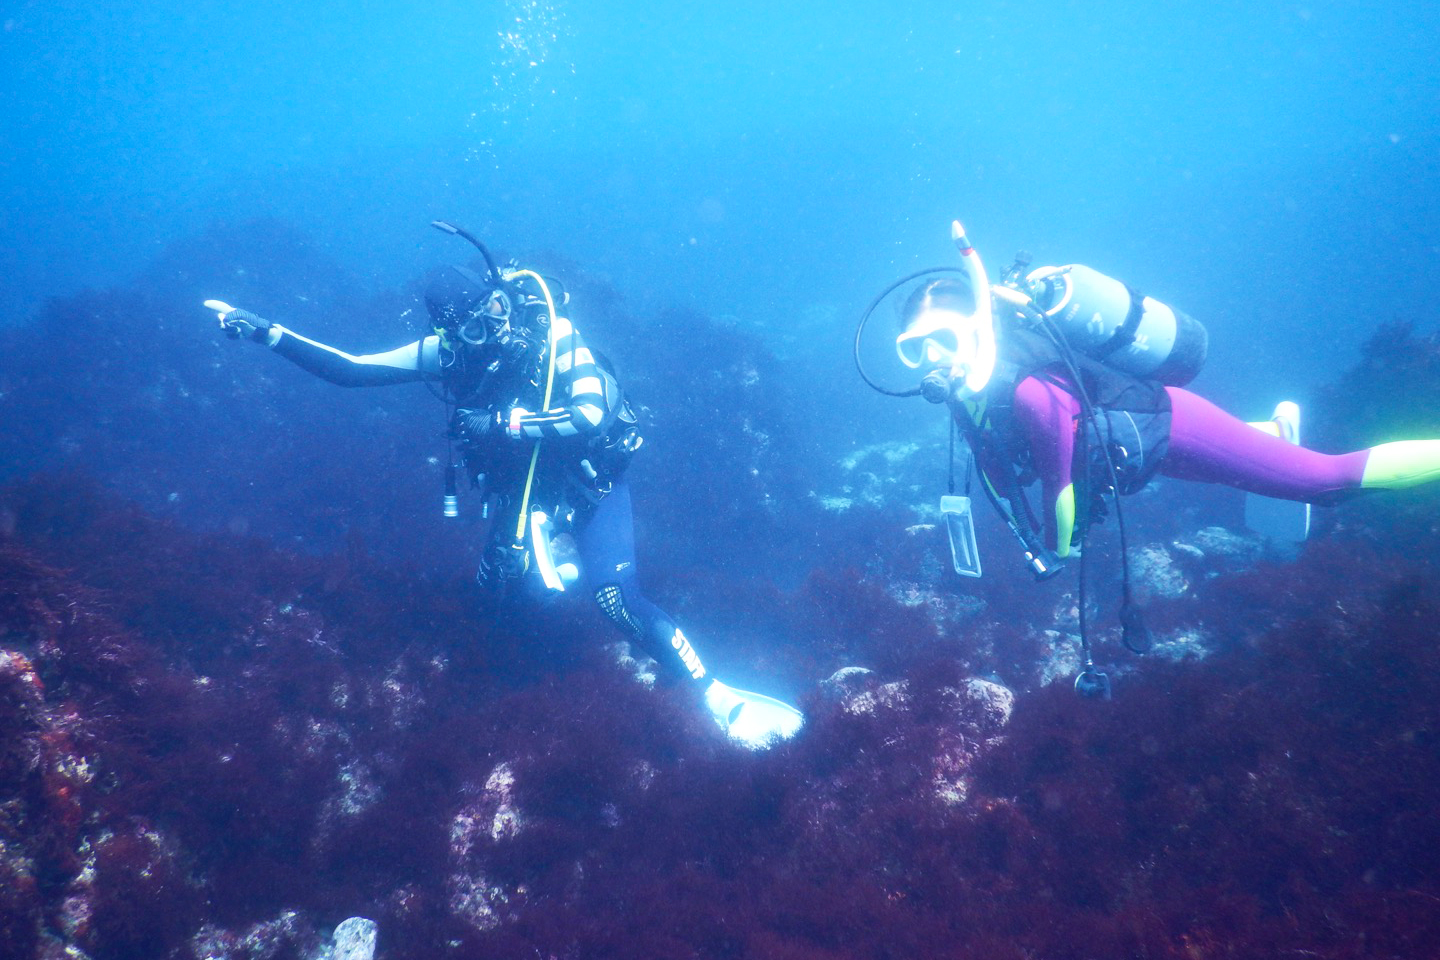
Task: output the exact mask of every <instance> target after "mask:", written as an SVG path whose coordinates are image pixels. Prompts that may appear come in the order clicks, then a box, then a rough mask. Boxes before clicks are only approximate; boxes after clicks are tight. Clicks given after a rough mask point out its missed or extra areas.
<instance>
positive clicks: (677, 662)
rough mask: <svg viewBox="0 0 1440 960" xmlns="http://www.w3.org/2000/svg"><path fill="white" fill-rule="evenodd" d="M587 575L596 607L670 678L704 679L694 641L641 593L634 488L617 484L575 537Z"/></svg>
mask: <svg viewBox="0 0 1440 960" xmlns="http://www.w3.org/2000/svg"><path fill="white" fill-rule="evenodd" d="M577 540H578V543H579V546H580V558H581V561H582V562H583V563H584V565H585V575H586V577H587V578H588V579H589V582H590V585H591V587H592V588H593V589H594V591H595V602H596V603H598V604H599V605H600V610H601V612H602V613H604V614H605V616H607V617H609V618H610V620H611V621H612V622H613V623H614V624H615V625H616V626H617V627H619V628H620V630H621V631H622V632H623V633H624V634H625V637H626V639H627V640H630V641H631V642H633V643H635V644H637V645H638V646H639V647H640V648H641V649H642V650H644V651H645V653H646V654H648V655H649V656H650V657H651V658H652V659H654V660H655V662H656V663H658V664H660V668H661V671H662V672H663V673H664V674H665V676H666V677H667V678H670V679H676V680H681V679H686V680H696V681H698V680H702V679H704V677H705V675H706V671H705V666H704V664H703V663H701V661H700V657H699V655H698V654H697V653H696V652H695V648H694V647H692V646H691V645H690V641H689V640H687V639H686V638H685V635H684V634H683V633H681V632H680V628H679V627H677V626H675V621H673V620H671V619H670V617H669V616H668V615H666V613H665V611H663V610H661V609H660V608H659V607H657V606H656V605H655V604H653V603H651V602H650V599H649V598H648V597H646V596H645V593H644V591H642V590H641V589H640V581H639V577H638V576H637V571H636V566H635V525H634V519H633V515H632V513H631V507H630V486H629V484H627V483H626V482H625V481H624V480H620V481H618V482H617V483H616V484H615V486H614V488H613V489H612V490H611V491H610V493H609V494H608V495H607V496H606V497H605V498H604V499H603V500H601V501H600V502H599V503H598V504H597V505H596V507H595V513H594V515H592V516H591V517H590V520H589V522H588V523H586V524H585V526H584V528H583V529H582V530H580V531H579V535H578V537H577Z"/></svg>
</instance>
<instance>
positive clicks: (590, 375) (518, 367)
mask: <svg viewBox="0 0 1440 960" xmlns="http://www.w3.org/2000/svg"><path fill="white" fill-rule="evenodd" d="M266 342H267V343H268V344H269V345H270V346H271V347H272V348H273V349H274V350H275V352H276V353H279V354H280V355H281V356H284V357H286V358H287V359H289V360H291V361H293V362H294V363H296V364H297V365H299V366H300V367H302V368H303V369H305V370H307V371H309V372H310V373H313V374H315V375H316V376H319V377H322V378H323V379H325V380H328V381H330V382H331V383H335V384H339V385H341V386H349V387H359V386H379V385H384V384H393V383H407V382H414V381H419V380H428V381H435V382H440V383H441V384H443V385H444V387H445V391H446V394H447V398H449V399H451V400H452V401H453V402H454V403H455V405H456V407H457V408H458V410H457V413H458V412H459V411H474V410H481V411H484V412H485V413H486V414H487V415H488V416H490V417H494V416H495V415H496V414H499V420H500V421H503V423H497V425H496V426H495V427H494V428H493V429H492V430H490V431H488V432H487V433H486V434H485V435H484V436H482V437H478V438H474V437H472V438H469V439H466V438H463V437H462V449H463V451H464V453H465V457H466V464H467V467H468V469H469V471H470V473H471V474H472V476H476V475H478V474H481V473H485V474H486V475H487V476H486V479H487V486H488V487H489V488H490V489H492V490H499V491H502V493H501V495H502V496H503V497H505V498H507V500H506V502H513V503H514V504H515V505H516V506H515V509H517V510H518V503H519V500H520V496H521V494H520V488H521V487H523V485H524V482H525V476H526V473H527V472H528V468H529V464H530V459H531V454H532V451H533V449H534V445H535V443H537V442H539V443H542V444H543V446H542V448H541V450H540V455H539V459H538V461H537V464H538V470H537V474H536V478H535V491H536V493H532V499H533V498H534V497H536V496H539V497H542V498H544V499H540V500H538V501H535V502H542V503H547V504H548V505H550V506H552V508H554V506H555V505H556V504H559V503H567V502H568V503H569V504H570V506H571V507H572V508H573V515H574V526H575V537H576V541H577V544H578V546H579V550H580V558H581V561H582V563H583V565H584V574H585V577H586V579H587V581H588V584H589V586H590V588H591V589H592V590H593V591H594V596H595V600H596V602H597V603H598V604H599V606H600V609H601V610H602V611H603V612H604V613H605V615H606V616H607V617H609V618H610V620H611V621H613V622H614V623H615V624H616V625H617V626H618V627H619V628H620V629H621V630H622V631H623V632H624V634H625V636H626V638H627V639H628V640H631V641H633V642H634V643H636V644H638V645H639V646H640V647H641V648H642V649H643V650H644V651H645V652H646V653H647V654H649V655H650V656H651V657H653V658H654V659H655V660H656V662H657V663H659V664H660V667H661V671H662V674H663V675H665V676H667V677H670V678H676V679H689V680H692V681H702V680H708V678H707V671H706V669H705V667H704V665H703V664H702V663H701V661H700V659H699V657H698V656H697V655H696V654H695V651H694V649H693V648H692V647H691V646H690V643H689V641H688V640H687V639H686V638H685V636H684V634H683V633H682V632H681V631H680V630H679V629H678V628H677V627H676V626H675V623H674V621H672V620H671V619H670V617H669V616H667V615H666V614H665V612H664V611H663V610H661V609H660V608H659V607H657V606H656V605H655V604H654V603H652V602H651V601H650V600H649V599H648V598H647V597H646V596H645V594H644V592H643V591H642V590H641V588H640V584H639V581H638V578H637V568H636V562H635V534H634V523H633V518H632V514H631V502H630V488H629V485H628V484H627V483H626V482H625V479H624V470H625V466H626V464H627V463H628V461H629V455H630V453H632V452H633V451H634V450H635V449H636V448H637V447H638V446H639V433H638V430H637V429H636V424H635V417H634V415H633V413H632V412H631V411H630V407H629V405H628V404H627V403H626V402H625V399H624V396H623V394H622V392H621V390H620V387H619V384H618V382H617V381H616V379H615V377H614V375H613V373H612V372H611V371H610V370H609V369H608V368H607V365H606V364H604V363H602V362H599V361H597V358H596V357H595V356H594V355H593V354H592V353H591V352H590V350H589V348H588V347H587V346H586V344H585V341H584V340H583V339H582V338H581V336H580V333H579V331H577V330H576V329H575V328H574V326H573V325H572V324H571V323H570V322H569V320H567V319H566V318H564V317H557V318H556V319H555V322H554V329H553V330H550V331H549V335H548V336H547V335H546V333H545V332H544V331H543V329H542V332H540V333H539V334H538V335H536V336H534V337H531V338H530V339H529V341H528V342H527V341H525V340H524V338H516V339H515V340H512V341H511V342H510V343H509V344H508V345H505V346H501V345H499V344H495V343H489V344H484V345H482V346H480V347H473V346H468V345H465V344H460V343H455V344H454V348H452V346H451V342H450V341H442V339H441V338H440V337H438V336H430V337H425V338H424V339H422V340H417V341H415V342H413V343H409V344H406V345H405V346H403V347H399V348H397V349H395V350H391V351H388V352H385V353H379V354H370V355H365V356H354V355H351V354H348V353H344V352H343V351H340V350H337V349H335V348H334V347H330V346H327V345H325V344H323V343H319V342H317V341H314V340H310V339H308V338H306V337H303V336H301V335H299V334H297V333H295V332H294V331H291V330H288V329H286V328H284V327H282V326H281V325H279V324H274V325H272V326H271V328H270V331H269V336H268V339H267V340H266ZM550 343H553V344H554V353H555V359H554V380H553V384H552V386H551V396H552V402H551V404H550V406H549V408H548V409H538V408H539V407H541V406H543V403H542V400H543V396H544V391H545V386H546V381H547V380H548V378H549V373H550V371H549V358H548V345H549V344H550ZM527 404H529V405H533V406H534V407H536V408H537V409H535V410H533V411H531V410H530V409H529V406H527ZM516 408H519V410H520V412H519V413H517V414H516V415H515V416H513V417H512V416H511V411H512V410H515V409H516ZM479 419H480V420H481V421H482V422H483V421H484V420H485V418H484V417H481V418H479ZM504 532H505V531H502V533H504Z"/></svg>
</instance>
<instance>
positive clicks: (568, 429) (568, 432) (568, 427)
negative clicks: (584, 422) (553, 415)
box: [555, 421, 580, 437]
mask: <svg viewBox="0 0 1440 960" xmlns="http://www.w3.org/2000/svg"><path fill="white" fill-rule="evenodd" d="M555 432H556V433H558V434H559V435H560V436H562V437H573V436H575V434H577V433H579V432H580V431H579V430H577V429H576V428H575V425H574V424H573V423H569V422H568V421H567V422H565V423H557V424H555Z"/></svg>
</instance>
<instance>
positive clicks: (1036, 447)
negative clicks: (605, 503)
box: [856, 222, 1440, 696]
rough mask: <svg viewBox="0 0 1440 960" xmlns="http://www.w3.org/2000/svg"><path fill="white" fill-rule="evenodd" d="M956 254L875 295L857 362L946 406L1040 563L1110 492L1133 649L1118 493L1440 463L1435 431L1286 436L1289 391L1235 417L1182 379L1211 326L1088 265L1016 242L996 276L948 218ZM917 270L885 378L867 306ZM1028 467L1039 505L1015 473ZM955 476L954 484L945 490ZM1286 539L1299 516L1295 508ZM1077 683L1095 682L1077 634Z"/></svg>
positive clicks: (962, 522)
mask: <svg viewBox="0 0 1440 960" xmlns="http://www.w3.org/2000/svg"><path fill="white" fill-rule="evenodd" d="M952 237H953V239H954V240H955V244H956V247H957V248H958V250H959V252H960V258H961V266H960V267H959V268H951V267H940V268H934V269H931V270H924V271H920V272H918V273H914V274H911V275H909V276H907V277H903V278H901V279H900V280H898V281H896V282H895V283H893V284H891V285H890V286H889V287H888V288H886V289H885V290H884V291H882V292H881V294H880V295H879V296H877V297H876V298H875V300H874V301H872V303H871V304H870V307H869V308H868V309H867V310H866V312H865V314H864V316H863V317H862V319H861V322H860V327H859V329H858V330H857V332H856V363H857V365H858V366H859V367H860V374H861V376H862V377H863V378H864V379H865V381H866V382H867V383H868V384H870V386H872V387H874V388H875V389H877V390H879V391H880V392H882V393H886V394H888V395H891V396H924V397H925V398H926V399H928V400H930V401H932V402H934V403H944V404H946V405H947V406H948V407H949V409H950V412H951V417H952V423H953V425H954V428H955V430H956V431H957V432H958V433H959V434H960V435H961V436H962V437H964V439H965V440H966V441H967V443H968V445H969V447H970V450H971V452H972V454H973V456H974V459H975V464H976V466H977V467H978V470H979V477H980V480H981V484H980V486H981V488H982V490H983V492H984V493H985V495H986V496H987V497H988V499H990V501H991V503H992V504H993V505H994V506H995V508H996V509H997V511H999V513H1000V515H1001V517H1002V518H1003V519H1004V520H1005V522H1006V523H1007V525H1009V527H1010V529H1011V530H1012V531H1013V532H1014V533H1015V535H1016V537H1017V538H1018V539H1019V540H1020V542H1021V544H1022V546H1023V549H1024V552H1025V556H1026V559H1027V561H1028V563H1029V565H1030V567H1031V570H1032V572H1033V573H1034V574H1035V576H1036V578H1037V579H1046V578H1049V577H1051V576H1053V575H1055V574H1056V573H1058V572H1060V570H1061V569H1062V568H1063V566H1064V565H1065V563H1066V561H1067V560H1070V559H1071V558H1072V557H1074V556H1075V555H1076V554H1077V553H1079V552H1080V551H1079V550H1078V549H1077V548H1078V545H1079V544H1080V543H1081V542H1082V541H1083V538H1084V535H1085V531H1086V530H1087V529H1088V527H1089V525H1090V523H1091V522H1093V521H1095V520H1098V519H1099V518H1100V517H1101V516H1103V514H1104V512H1105V510H1106V508H1107V506H1110V505H1113V508H1114V511H1115V514H1116V519H1117V526H1118V527H1119V534H1120V544H1121V556H1122V564H1123V565H1124V566H1125V572H1124V577H1123V580H1122V584H1123V590H1124V596H1123V601H1122V606H1121V611H1120V621H1121V626H1122V634H1121V635H1122V638H1123V640H1124V642H1125V645H1126V646H1127V647H1129V648H1130V649H1131V650H1132V651H1134V652H1136V653H1143V652H1144V651H1145V650H1147V649H1149V646H1150V644H1151V642H1152V641H1151V638H1150V634H1149V631H1148V630H1147V629H1146V628H1145V625H1144V621H1143V618H1142V617H1141V615H1140V612H1139V609H1138V608H1137V607H1135V606H1134V604H1133V603H1132V600H1131V595H1130V582H1129V571H1128V556H1127V551H1126V549H1125V524H1124V516H1123V512H1122V509H1121V506H1120V502H1119V497H1120V496H1123V495H1125V494H1130V493H1134V492H1136V491H1138V490H1140V489H1141V488H1142V487H1144V486H1145V484H1146V483H1148V482H1149V481H1150V479H1151V478H1153V477H1154V476H1156V475H1157V474H1158V475H1161V476H1166V477H1173V478H1176V479H1181V480H1194V481H1199V482H1203V483H1218V484H1224V485H1226V486H1230V487H1235V488H1237V489H1240V490H1244V491H1246V492H1247V493H1250V494H1255V495H1258V496H1259V497H1270V498H1277V499H1280V500H1287V501H1295V502H1296V503H1298V504H1311V503H1318V504H1333V503H1336V502H1339V501H1341V500H1344V499H1346V498H1348V497H1352V496H1356V495H1359V494H1361V493H1363V492H1366V491H1370V490H1386V489H1399V488H1403V487H1409V486H1414V485H1416V484H1421V483H1426V482H1429V481H1432V480H1437V479H1440V439H1435V440H1408V441H1398V442H1392V443H1382V444H1380V445H1378V446H1374V447H1370V448H1369V449H1366V450H1359V451H1355V452H1353V453H1343V454H1324V453H1318V452H1316V451H1313V450H1307V449H1306V448H1304V447H1302V446H1300V445H1299V441H1300V436H1299V430H1300V411H1299V407H1298V406H1297V405H1296V404H1294V403H1291V402H1284V403H1281V404H1280V405H1279V406H1278V407H1276V410H1275V414H1274V415H1273V417H1272V418H1271V419H1270V420H1268V421H1264V422H1262V423H1246V422H1244V421H1242V420H1239V419H1238V418H1236V417H1234V416H1231V415H1230V414H1229V413H1226V412H1225V411H1224V410H1221V409H1220V408H1219V407H1217V406H1215V405H1214V404H1213V403H1210V402H1209V401H1208V400H1206V399H1204V398H1203V397H1200V396H1198V395H1196V394H1194V393H1191V392H1190V391H1188V390H1185V389H1183V387H1184V385H1185V384H1187V383H1189V382H1190V380H1192V379H1193V378H1194V377H1195V375H1196V374H1197V373H1198V372H1199V370H1200V367H1201V366H1202V365H1203V363H1204V361H1205V354H1206V350H1207V345H1208V338H1207V334H1206V332H1205V328H1204V327H1203V326H1201V325H1200V324H1199V323H1198V322H1197V321H1196V320H1194V319H1193V318H1191V317H1189V316H1187V315H1185V314H1183V313H1181V312H1180V311H1177V310H1174V309H1172V308H1171V307H1169V306H1167V305H1165V304H1163V303H1161V302H1159V301H1157V300H1154V299H1152V298H1150V297H1146V296H1144V295H1142V294H1140V293H1138V292H1137V291H1135V290H1134V289H1132V288H1130V287H1128V286H1126V285H1125V284H1123V283H1121V282H1119V281H1117V280H1114V279H1111V278H1110V277H1107V276H1104V275H1103V274H1100V273H1098V272H1097V271H1095V270H1092V269H1090V268H1089V267H1085V266H1081V265H1071V266H1067V267H1042V268H1039V269H1035V270H1029V269H1028V268H1029V266H1030V263H1029V258H1028V256H1026V255H1024V254H1021V255H1020V256H1019V257H1017V259H1016V262H1015V264H1013V265H1012V266H1011V267H1010V268H1009V269H1008V270H1007V271H1006V272H1005V274H1004V276H1003V277H1002V279H1001V282H1000V283H999V284H995V285H993V286H992V285H991V284H990V282H989V279H988V277H987V276H986V273H985V268H984V266H983V264H982V263H981V261H980V257H979V255H978V254H977V253H976V252H975V250H974V248H973V247H972V246H971V245H970V242H969V240H968V239H967V238H966V237H965V233H964V230H963V229H962V228H961V226H960V224H959V223H958V222H957V223H955V224H954V225H953V228H952ZM931 275H938V276H936V277H935V278H934V279H928V280H926V282H924V283H923V284H920V285H919V286H917V287H916V288H915V289H914V290H913V291H912V292H911V293H910V294H909V296H908V298H907V299H906V301H905V305H904V308H903V309H902V311H901V321H902V324H903V330H902V332H901V333H900V335H899V337H898V338H897V339H896V348H897V350H898V352H899V354H900V359H901V361H902V362H904V364H905V365H906V366H907V367H909V368H911V369H914V370H917V371H921V372H923V373H924V379H923V380H922V382H921V384H920V385H919V386H918V387H916V388H913V389H909V390H891V389H887V388H886V387H883V386H881V385H880V384H878V383H876V382H875V381H874V380H872V379H871V378H870V377H869V376H868V375H867V374H866V372H865V370H864V367H863V365H862V364H861V363H860V337H861V335H862V334H863V332H864V328H865V324H866V322H867V321H868V320H869V318H870V316H871V315H872V314H873V313H874V311H875V309H876V308H877V307H878V306H879V304H880V303H881V302H882V301H883V300H885V299H886V298H887V297H889V296H890V295H891V294H892V293H893V292H895V291H896V290H898V289H899V288H900V287H901V286H903V285H905V284H907V283H911V282H914V281H918V280H921V279H925V278H927V277H930V276H931ZM1035 481H1038V482H1039V484H1040V489H1041V507H1040V509H1039V511H1038V522H1037V512H1036V511H1035V510H1033V509H1032V508H1031V506H1030V503H1029V500H1028V498H1027V497H1026V494H1025V488H1026V487H1027V486H1029V485H1031V484H1032V483H1033V482H1035ZM952 492H953V491H952ZM942 513H944V514H945V520H946V524H947V529H948V531H949V533H950V536H951V545H952V548H953V549H954V551H955V565H956V570H957V572H959V573H961V574H964V575H968V576H979V574H980V564H979V553H978V550H977V547H976V544H975V542H974V526H973V521H972V520H971V517H970V514H969V500H968V498H965V497H954V496H950V497H945V498H943V499H942ZM1298 516H1299V518H1300V520H1299V523H1298V524H1297V525H1295V528H1296V530H1297V532H1296V533H1295V535H1294V539H1303V538H1304V535H1305V532H1306V531H1307V530H1308V507H1301V508H1300V512H1299V514H1298ZM1081 559H1082V565H1081V576H1080V596H1081V603H1080V617H1081V621H1080V633H1081V645H1082V656H1083V668H1082V671H1081V674H1080V676H1079V677H1078V678H1077V680H1076V689H1077V690H1078V691H1080V692H1081V693H1083V694H1086V695H1095V696H1108V695H1109V681H1108V679H1107V678H1106V677H1105V675H1104V674H1102V673H1099V672H1098V671H1096V670H1095V669H1094V664H1093V662H1092V660H1091V657H1090V651H1089V644H1088V638H1087V637H1086V633H1085V603H1084V594H1085V576H1084V565H1083V554H1082V558H1081Z"/></svg>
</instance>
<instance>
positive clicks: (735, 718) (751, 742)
mask: <svg viewBox="0 0 1440 960" xmlns="http://www.w3.org/2000/svg"><path fill="white" fill-rule="evenodd" d="M705 706H707V707H709V708H710V713H711V714H712V715H713V716H714V717H715V722H716V723H718V724H720V728H721V729H722V730H724V731H725V733H726V734H727V735H729V737H730V739H732V740H735V741H737V742H738V743H741V744H743V745H744V746H746V747H749V748H750V749H751V750H760V749H763V748H765V747H768V746H770V745H771V744H772V743H774V742H775V741H776V740H788V739H789V738H790V737H793V736H794V735H795V733H796V732H797V731H798V730H799V729H800V727H801V726H803V725H804V723H805V715H804V714H803V713H801V712H800V711H799V710H796V709H795V708H794V707H792V706H790V705H789V704H788V703H783V702H781V701H779V700H776V699H775V698H774V697H767V696H765V695H764V694H763V693H751V692H749V691H748V690H737V689H735V688H734V687H731V686H727V685H726V684H723V683H721V682H720V681H719V680H712V681H710V686H709V687H707V688H706V689H705Z"/></svg>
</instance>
